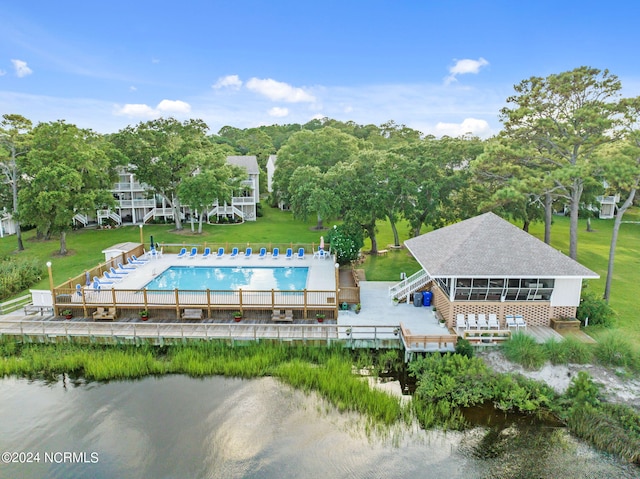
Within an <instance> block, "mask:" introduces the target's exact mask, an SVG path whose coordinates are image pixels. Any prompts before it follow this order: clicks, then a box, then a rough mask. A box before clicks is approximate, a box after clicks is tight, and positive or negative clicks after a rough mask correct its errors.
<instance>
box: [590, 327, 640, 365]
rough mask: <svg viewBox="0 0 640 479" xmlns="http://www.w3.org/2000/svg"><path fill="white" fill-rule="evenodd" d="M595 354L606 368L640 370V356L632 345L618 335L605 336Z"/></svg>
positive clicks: (597, 346)
mask: <svg viewBox="0 0 640 479" xmlns="http://www.w3.org/2000/svg"><path fill="white" fill-rule="evenodd" d="M594 354H595V356H596V358H597V359H598V361H599V362H600V363H601V364H603V365H605V366H615V367H624V368H629V369H631V370H635V371H638V370H640V354H639V353H638V351H637V350H635V349H634V348H633V346H632V345H631V343H629V342H627V341H626V340H625V339H623V338H622V337H621V336H619V335H617V334H608V335H605V336H603V337H602V338H601V339H600V341H599V342H598V344H597V345H596V347H595V351H594Z"/></svg>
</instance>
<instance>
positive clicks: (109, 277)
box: [99, 271, 122, 284]
mask: <svg viewBox="0 0 640 479" xmlns="http://www.w3.org/2000/svg"><path fill="white" fill-rule="evenodd" d="M104 277H105V278H107V279H106V280H105V281H102V280H99V281H100V282H101V283H102V284H106V283H111V284H113V283H118V282H120V281H122V277H121V276H117V275H111V274H109V272H108V271H105V272H104Z"/></svg>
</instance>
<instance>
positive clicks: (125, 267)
mask: <svg viewBox="0 0 640 479" xmlns="http://www.w3.org/2000/svg"><path fill="white" fill-rule="evenodd" d="M118 268H120V269H121V270H123V271H124V270H127V269H128V270H129V271H132V270H134V269H136V267H135V266H124V265H123V264H122V263H118Z"/></svg>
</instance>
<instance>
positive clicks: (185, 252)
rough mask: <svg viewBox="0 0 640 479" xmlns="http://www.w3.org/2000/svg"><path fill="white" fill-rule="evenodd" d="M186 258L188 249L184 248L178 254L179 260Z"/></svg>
mask: <svg viewBox="0 0 640 479" xmlns="http://www.w3.org/2000/svg"><path fill="white" fill-rule="evenodd" d="M185 256H187V248H182V249H181V250H180V252H179V253H178V259H180V258H184V257H185Z"/></svg>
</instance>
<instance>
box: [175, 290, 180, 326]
mask: <svg viewBox="0 0 640 479" xmlns="http://www.w3.org/2000/svg"><path fill="white" fill-rule="evenodd" d="M174 291H175V296H176V318H178V319H180V300H179V296H180V295H179V294H178V288H176V289H174Z"/></svg>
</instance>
